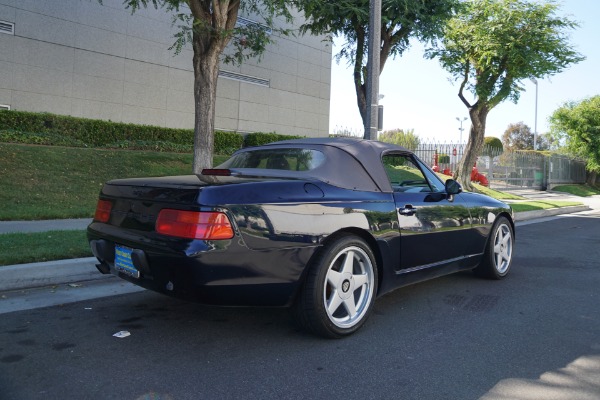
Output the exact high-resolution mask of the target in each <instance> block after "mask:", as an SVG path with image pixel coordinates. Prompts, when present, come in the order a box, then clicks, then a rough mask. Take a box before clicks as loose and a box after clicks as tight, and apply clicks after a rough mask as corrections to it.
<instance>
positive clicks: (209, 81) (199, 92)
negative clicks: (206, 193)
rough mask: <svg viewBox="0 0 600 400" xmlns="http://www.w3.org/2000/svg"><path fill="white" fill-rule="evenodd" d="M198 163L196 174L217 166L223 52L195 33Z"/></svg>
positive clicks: (195, 131) (195, 139)
mask: <svg viewBox="0 0 600 400" xmlns="http://www.w3.org/2000/svg"><path fill="white" fill-rule="evenodd" d="M193 47H194V58H193V63H194V103H195V119H194V161H193V172H194V174H200V173H201V172H202V169H204V168H211V167H212V165H213V150H214V128H215V107H216V98H217V80H218V78H219V54H220V53H219V52H218V49H216V48H215V47H216V46H214V45H211V43H210V39H207V38H205V37H202V36H201V35H199V34H197V33H194V38H193Z"/></svg>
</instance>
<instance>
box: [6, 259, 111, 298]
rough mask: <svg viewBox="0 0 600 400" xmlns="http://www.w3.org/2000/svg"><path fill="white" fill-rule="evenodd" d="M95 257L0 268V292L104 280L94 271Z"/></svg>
mask: <svg viewBox="0 0 600 400" xmlns="http://www.w3.org/2000/svg"><path fill="white" fill-rule="evenodd" d="M97 262H98V260H96V257H87V258H75V259H71V260H56V261H47V262H41V263H30V264H18V265H6V266H0V292H2V291H8V290H20V289H30V288H34V287H40V286H50V285H61V284H66V283H72V282H81V281H89V280H94V279H105V278H108V277H111V276H112V275H103V274H101V273H100V272H98V270H97V269H96V266H95V264H96V263H97Z"/></svg>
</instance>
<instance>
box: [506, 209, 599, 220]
mask: <svg viewBox="0 0 600 400" xmlns="http://www.w3.org/2000/svg"><path fill="white" fill-rule="evenodd" d="M589 210H591V208H590V207H588V206H571V207H561V208H549V209H546V210H534V211H522V212H518V213H515V221H516V222H519V221H528V220H530V219H536V218H544V217H552V216H555V215H562V214H573V213H576V212H581V211H589Z"/></svg>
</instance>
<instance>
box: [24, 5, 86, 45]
mask: <svg viewBox="0 0 600 400" xmlns="http://www.w3.org/2000/svg"><path fill="white" fill-rule="evenodd" d="M39 3H42V2H39ZM44 3H45V2H44ZM78 26H79V25H78V24H76V23H74V22H70V21H66V20H62V19H58V18H53V17H49V16H46V15H43V14H37V13H33V12H30V11H24V10H21V9H16V18H15V35H18V36H21V37H26V38H30V39H36V40H40V41H43V42H48V43H55V44H62V45H65V46H70V47H73V46H75V37H76V35H75V34H74V32H76V31H77V28H78Z"/></svg>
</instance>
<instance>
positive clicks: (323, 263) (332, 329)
mask: <svg viewBox="0 0 600 400" xmlns="http://www.w3.org/2000/svg"><path fill="white" fill-rule="evenodd" d="M376 292H377V265H376V263H375V257H374V256H373V252H372V251H371V249H370V248H369V246H368V245H367V243H365V241H364V240H362V239H361V238H359V237H357V236H354V235H343V236H340V237H338V238H337V239H336V240H334V241H333V242H331V243H329V244H328V245H326V246H325V247H324V248H323V249H322V250H321V251H320V252H319V254H318V255H317V256H316V258H315V260H314V261H313V263H312V265H311V266H310V270H309V272H308V276H307V278H306V281H305V283H304V286H303V288H302V292H301V293H300V296H299V298H298V300H297V301H296V305H295V307H294V309H295V315H296V318H297V319H298V322H299V323H300V325H301V326H302V327H303V328H304V329H306V330H308V331H311V332H313V333H316V334H318V335H321V336H325V337H330V338H339V337H342V336H346V335H349V334H351V333H353V332H355V331H356V330H357V329H359V328H360V327H361V326H362V325H363V324H364V322H365V321H366V319H367V317H368V316H369V314H370V312H371V308H372V306H373V302H374V299H375V294H376Z"/></svg>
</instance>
